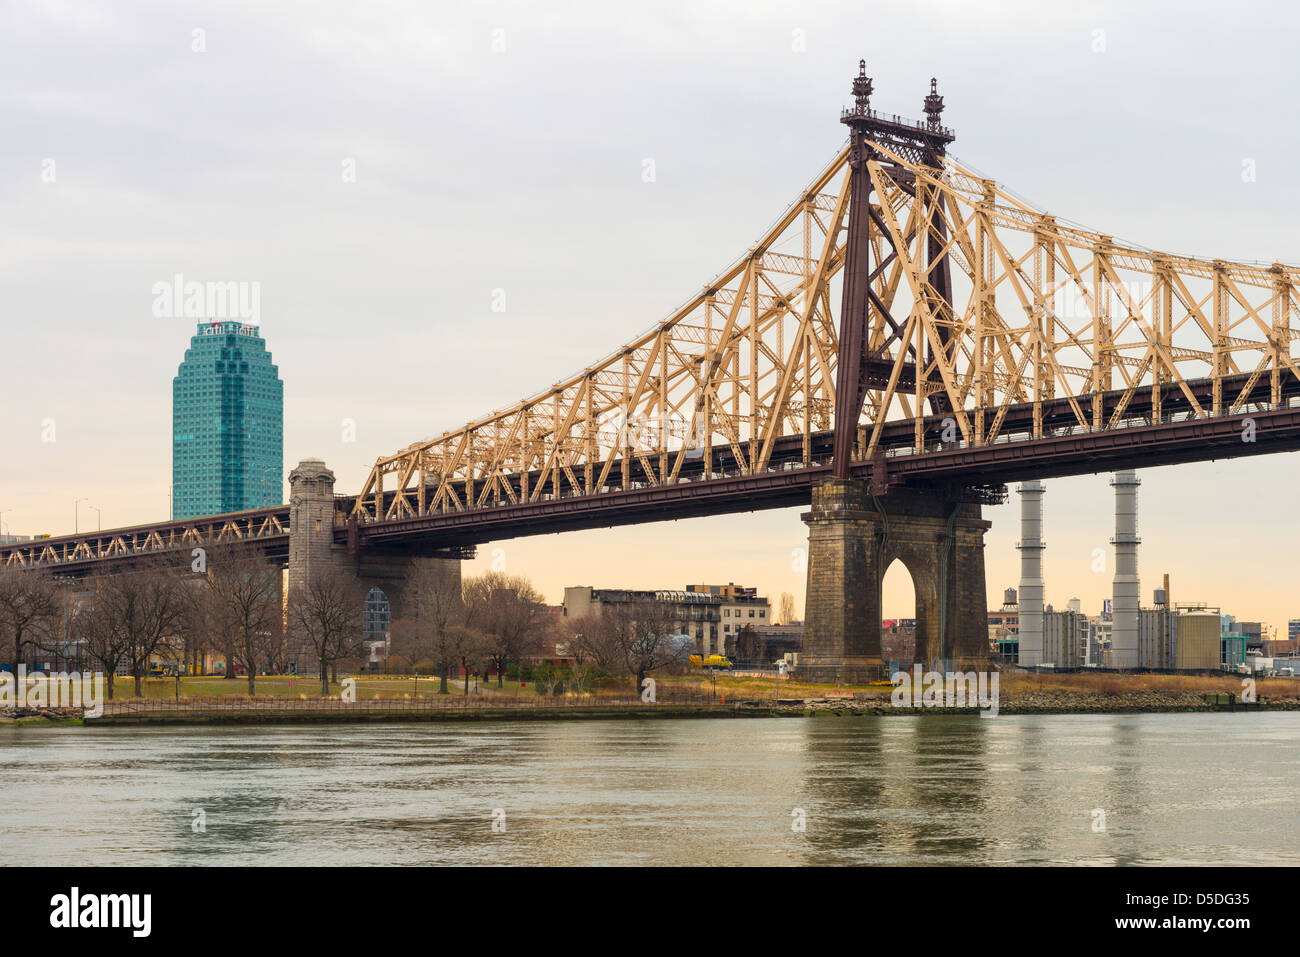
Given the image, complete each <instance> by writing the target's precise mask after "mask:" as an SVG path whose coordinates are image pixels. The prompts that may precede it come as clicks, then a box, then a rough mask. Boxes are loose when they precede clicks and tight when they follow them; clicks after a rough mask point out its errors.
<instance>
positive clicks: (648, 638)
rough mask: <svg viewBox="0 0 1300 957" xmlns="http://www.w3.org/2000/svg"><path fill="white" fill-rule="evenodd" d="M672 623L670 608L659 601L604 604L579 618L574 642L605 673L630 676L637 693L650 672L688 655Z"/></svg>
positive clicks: (685, 645)
mask: <svg viewBox="0 0 1300 957" xmlns="http://www.w3.org/2000/svg"><path fill="white" fill-rule="evenodd" d="M675 623H676V620H675V616H674V615H673V612H672V608H671V607H670V606H668V605H665V604H662V603H659V602H627V603H619V604H616V605H607V606H602V607H601V611H600V614H598V615H590V616H588V617H586V618H583V619H579V622H578V625H579V627H580V629H581V631H580V633H579V634H578V635H576V636H575V638H574V642H575V643H576V644H577V645H578V646H579V648H580V649H581V650H582V654H583V656H584V657H587V658H591V659H592V660H594V661H596V662H597V663H598V664H600V666H601V667H603V668H604V669H605V670H607V671H610V672H618V671H622V672H626V673H628V674H631V675H632V677H633V678H634V680H635V681H636V688H637V690H638V691H639V690H640V689H641V686H642V684H643V682H644V681H645V678H646V675H647V674H649V673H650V672H651V671H655V670H657V669H660V668H665V667H667V666H669V665H673V664H678V663H680V662H683V661H685V660H686V658H687V657H688V656H689V654H690V647H691V643H690V642H688V641H682V640H680V637H679V636H678V635H677V634H676V629H675V628H674V627H673V626H674V624H675Z"/></svg>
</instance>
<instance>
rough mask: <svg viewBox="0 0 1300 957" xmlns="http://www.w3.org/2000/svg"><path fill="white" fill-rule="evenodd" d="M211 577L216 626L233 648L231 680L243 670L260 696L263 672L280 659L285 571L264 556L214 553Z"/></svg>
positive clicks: (229, 661) (224, 642) (210, 562)
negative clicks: (259, 676) (237, 669)
mask: <svg viewBox="0 0 1300 957" xmlns="http://www.w3.org/2000/svg"><path fill="white" fill-rule="evenodd" d="M207 575H208V588H209V589H210V592H211V598H212V601H211V604H210V606H209V613H210V614H211V615H212V624H213V626H214V628H215V629H216V631H217V634H219V635H220V636H221V643H222V645H223V647H226V648H228V649H230V651H229V655H228V659H227V662H226V672H227V676H229V675H230V674H233V673H234V670H235V665H241V666H243V668H244V671H245V673H246V674H247V677H248V693H249V694H250V695H255V694H257V672H258V670H259V669H260V668H263V667H266V666H268V665H269V664H270V663H271V661H272V660H273V659H274V658H275V656H276V654H277V653H278V651H279V646H280V644H281V642H282V638H283V623H284V619H283V615H282V612H281V607H280V580H281V572H280V568H279V566H277V565H273V564H271V563H270V562H268V561H267V560H266V559H265V558H262V557H260V556H249V555H240V554H238V553H236V552H234V551H232V550H222V551H220V552H216V551H214V552H210V553H209V555H208V570H207Z"/></svg>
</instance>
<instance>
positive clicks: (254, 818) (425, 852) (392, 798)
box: [0, 713, 1300, 865]
mask: <svg viewBox="0 0 1300 957" xmlns="http://www.w3.org/2000/svg"><path fill="white" fill-rule="evenodd" d="M0 758H2V759H3V760H0V795H3V800H2V801H0V835H2V836H3V838H4V839H3V840H0V863H3V864H14V863H31V864H69V865H80V864H114V865H117V864H148V865H174V864H231V865H250V864H252V865H257V864H1003V863H1030V864H1046V863H1081V864H1098V865H1111V864H1242V865H1249V864H1272V863H1281V864H1296V863H1300V850H1298V849H1297V848H1298V845H1297V842H1296V835H1297V834H1300V714H1283V713H1273V714H1269V713H1262V714H1261V713H1255V714H1150V715H1088V716H1081V715H1050V716H1015V715H1002V716H999V717H997V718H994V719H980V718H977V717H966V716H955V715H954V716H930V715H927V716H924V717H892V716H891V717H883V718H881V717H874V718H871V717H863V718H847V717H845V718H836V717H818V718H811V719H807V718H805V719H795V718H781V719H777V718H771V719H745V720H735V719H674V720H654V721H637V720H615V721H545V722H511V723H482V724H462V723H456V724H436V723H421V724H387V725H359V724H358V725H325V726H320V725H317V726H298V727H294V726H285V727H257V728H244V727H205V728H148V729H124V728H81V727H50V728H24V727H12V726H10V727H5V728H0ZM198 812H202V813H201V814H199V813H198ZM1103 813H1104V821H1103V818H1102V817H1101V815H1102V814H1103ZM200 824H201V825H202V827H201V828H199V827H198V825H200ZM800 824H802V826H803V829H802V830H799V829H798V826H799V825H800ZM1103 824H1104V830H1102V829H1099V825H1103Z"/></svg>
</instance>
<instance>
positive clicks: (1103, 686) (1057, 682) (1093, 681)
mask: <svg viewBox="0 0 1300 957" xmlns="http://www.w3.org/2000/svg"><path fill="white" fill-rule="evenodd" d="M657 680H658V681H659V683H660V684H661V686H663V687H666V688H680V689H682V690H683V691H689V692H693V693H702V694H709V693H710V692H711V691H712V689H713V685H712V682H711V681H710V680H709V679H708V678H701V677H699V676H697V675H683V676H680V677H669V676H664V677H660V678H658V679H657ZM998 685H999V692H1000V693H1001V694H1003V695H1015V694H1020V693H1034V692H1044V691H1060V692H1075V693H1078V694H1094V695H1121V694H1132V693H1135V692H1144V691H1155V692H1164V693H1167V694H1177V693H1179V692H1187V693H1191V694H1198V695H1200V694H1210V693H1212V692H1232V693H1234V694H1237V695H1240V694H1241V691H1242V683H1241V677H1240V676H1238V675H1230V674H1224V675H1208V676H1207V675H1157V674H1089V673H1086V672H1085V673H1075V674H1030V673H1027V672H1003V673H1002V674H1001V676H1000V677H999V679H998ZM837 687H838V688H839V689H840V690H843V691H866V692H874V693H878V694H884V695H887V694H889V689H888V688H883V689H882V688H872V687H869V686H867V685H833V684H815V683H813V682H809V681H793V680H790V681H781V682H777V681H776V680H775V679H773V678H737V677H732V676H729V675H721V674H720V675H718V683H717V693H718V695H719V696H726V697H727V698H732V697H736V698H772V697H780V698H816V697H820V696H822V695H824V694H826V692H827V691H834V690H835V689H836V688H837ZM1256 692H1257V693H1258V694H1259V695H1260V696H1261V697H1263V698H1273V699H1277V698H1300V680H1297V679H1288V678H1259V679H1256Z"/></svg>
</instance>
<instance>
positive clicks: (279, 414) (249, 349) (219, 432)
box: [172, 322, 284, 519]
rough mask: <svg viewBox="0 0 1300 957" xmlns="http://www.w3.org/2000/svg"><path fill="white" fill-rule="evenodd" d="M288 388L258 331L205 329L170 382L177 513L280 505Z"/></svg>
mask: <svg viewBox="0 0 1300 957" xmlns="http://www.w3.org/2000/svg"><path fill="white" fill-rule="evenodd" d="M283 475H284V383H283V382H281V381H280V373H279V369H277V367H276V366H275V365H274V364H273V363H272V362H271V353H270V352H268V351H267V349H266V340H264V339H263V338H262V337H261V335H260V334H259V332H258V328H257V326H253V325H246V324H243V323H238V322H203V323H200V324H199V327H198V331H197V332H196V334H195V335H194V337H193V338H191V339H190V347H189V348H188V349H186V350H185V361H184V362H182V363H181V364H180V368H179V369H177V372H176V378H174V379H173V380H172V514H173V516H174V517H175V518H178V519H181V518H194V517H195V516H199V515H216V514H218V513H220V512H238V511H242V510H244V509H249V508H260V507H261V506H262V505H279V504H281V489H282V487H283Z"/></svg>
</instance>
